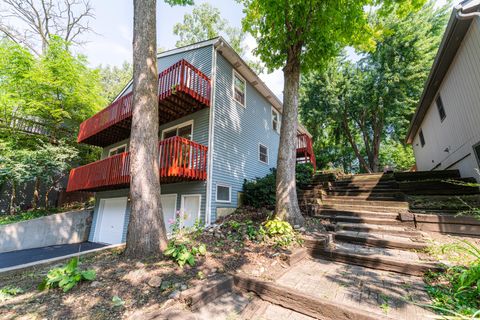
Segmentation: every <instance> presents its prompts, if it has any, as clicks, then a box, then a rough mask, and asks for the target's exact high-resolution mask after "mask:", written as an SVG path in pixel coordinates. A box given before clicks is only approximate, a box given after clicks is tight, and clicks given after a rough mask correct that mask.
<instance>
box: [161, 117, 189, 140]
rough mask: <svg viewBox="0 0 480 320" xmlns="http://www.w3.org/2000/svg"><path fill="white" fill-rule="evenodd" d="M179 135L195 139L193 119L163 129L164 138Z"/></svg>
mask: <svg viewBox="0 0 480 320" xmlns="http://www.w3.org/2000/svg"><path fill="white" fill-rule="evenodd" d="M175 136H179V137H182V138H185V139H188V140H192V139H193V120H190V121H186V122H183V123H180V124H177V125H176V126H173V127H170V128H167V129H164V130H162V140H164V139H168V138H171V137H175Z"/></svg>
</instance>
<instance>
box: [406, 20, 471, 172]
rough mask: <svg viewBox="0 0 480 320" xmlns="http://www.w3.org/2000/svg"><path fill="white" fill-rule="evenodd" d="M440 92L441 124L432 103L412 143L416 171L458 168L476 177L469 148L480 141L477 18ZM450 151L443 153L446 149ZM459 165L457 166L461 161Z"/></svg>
mask: <svg viewBox="0 0 480 320" xmlns="http://www.w3.org/2000/svg"><path fill="white" fill-rule="evenodd" d="M439 93H440V95H441V97H442V100H443V104H444V108H445V113H446V115H447V116H446V118H445V119H444V120H443V122H441V121H440V116H439V113H438V110H437V106H436V104H435V101H434V102H433V103H432V105H431V106H430V108H429V110H428V112H427V114H426V115H425V118H424V120H423V122H422V126H421V127H420V128H421V129H422V130H423V135H424V137H425V146H424V147H422V146H421V144H420V139H419V132H420V130H419V131H418V132H417V135H416V136H415V139H414V140H413V144H412V145H413V151H414V153H415V159H416V162H417V169H418V170H431V169H433V168H434V167H436V166H437V165H438V164H439V163H440V164H441V165H439V166H438V167H437V168H436V169H437V170H442V169H447V168H449V169H459V170H460V173H461V174H462V176H464V177H468V176H470V177H475V178H477V180H480V177H479V176H478V175H477V174H476V171H475V168H478V166H479V165H478V162H477V159H476V157H475V154H474V151H473V148H472V146H473V145H475V144H477V143H479V142H480V19H479V18H477V19H476V21H474V22H473V23H472V25H471V27H470V29H469V31H468V33H467V35H466V36H465V38H464V40H463V43H462V45H461V46H460V48H459V50H458V52H457V55H456V57H455V59H454V60H453V63H452V65H451V66H450V69H449V70H448V72H447V75H446V76H445V78H444V80H443V83H442V85H441V86H440V90H439ZM447 148H448V149H449V152H446V151H445V150H446V149H447ZM462 158H464V159H463V160H461V161H460V162H458V163H456V162H457V161H459V160H460V159H462ZM455 163H456V164H455Z"/></svg>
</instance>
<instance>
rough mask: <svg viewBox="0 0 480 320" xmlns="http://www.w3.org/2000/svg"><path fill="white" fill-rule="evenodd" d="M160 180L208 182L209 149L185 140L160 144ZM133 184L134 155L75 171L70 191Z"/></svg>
mask: <svg viewBox="0 0 480 320" xmlns="http://www.w3.org/2000/svg"><path fill="white" fill-rule="evenodd" d="M159 169H160V181H161V182H162V183H172V182H179V181H200V180H206V179H207V147H206V146H204V145H201V144H198V143H196V142H193V141H190V140H188V139H185V138H181V137H172V138H169V139H165V140H162V141H160V142H159ZM129 184H130V153H129V152H124V153H121V154H117V155H114V156H112V157H108V158H106V159H103V160H99V161H96V162H92V163H89V164H87V165H84V166H81V167H78V168H75V169H72V170H71V171H70V177H69V180H68V186H67V192H70V191H80V190H83V191H85V190H89V191H99V190H107V189H118V188H124V187H128V186H129Z"/></svg>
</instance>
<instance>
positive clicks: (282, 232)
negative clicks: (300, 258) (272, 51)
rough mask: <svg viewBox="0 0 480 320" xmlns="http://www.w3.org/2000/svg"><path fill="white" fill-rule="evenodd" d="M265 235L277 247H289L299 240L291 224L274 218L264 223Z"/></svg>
mask: <svg viewBox="0 0 480 320" xmlns="http://www.w3.org/2000/svg"><path fill="white" fill-rule="evenodd" d="M264 226H265V233H266V234H267V236H268V237H269V238H270V239H271V240H273V242H274V243H275V245H276V246H279V247H287V246H289V245H290V244H291V243H292V242H294V241H296V240H297V235H296V234H295V231H294V230H293V228H292V226H291V225H290V223H288V222H287V221H283V220H280V219H279V218H274V219H271V220H267V221H265V222H264Z"/></svg>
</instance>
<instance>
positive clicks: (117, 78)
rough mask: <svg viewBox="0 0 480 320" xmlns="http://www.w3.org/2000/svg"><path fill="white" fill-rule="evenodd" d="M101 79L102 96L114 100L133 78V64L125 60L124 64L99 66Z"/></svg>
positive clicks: (107, 99) (108, 100) (110, 100)
mask: <svg viewBox="0 0 480 320" xmlns="http://www.w3.org/2000/svg"><path fill="white" fill-rule="evenodd" d="M98 69H99V70H100V80H101V84H102V89H103V90H102V96H103V97H104V98H105V100H106V101H107V103H108V102H112V101H113V99H115V98H116V97H117V96H118V94H119V93H120V92H121V91H122V89H123V88H124V87H125V86H126V85H127V83H128V82H129V81H130V80H132V74H133V67H132V64H131V63H129V62H127V61H125V62H124V63H123V64H122V66H120V67H117V66H113V67H112V66H109V65H107V66H101V65H100V66H99V67H98Z"/></svg>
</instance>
